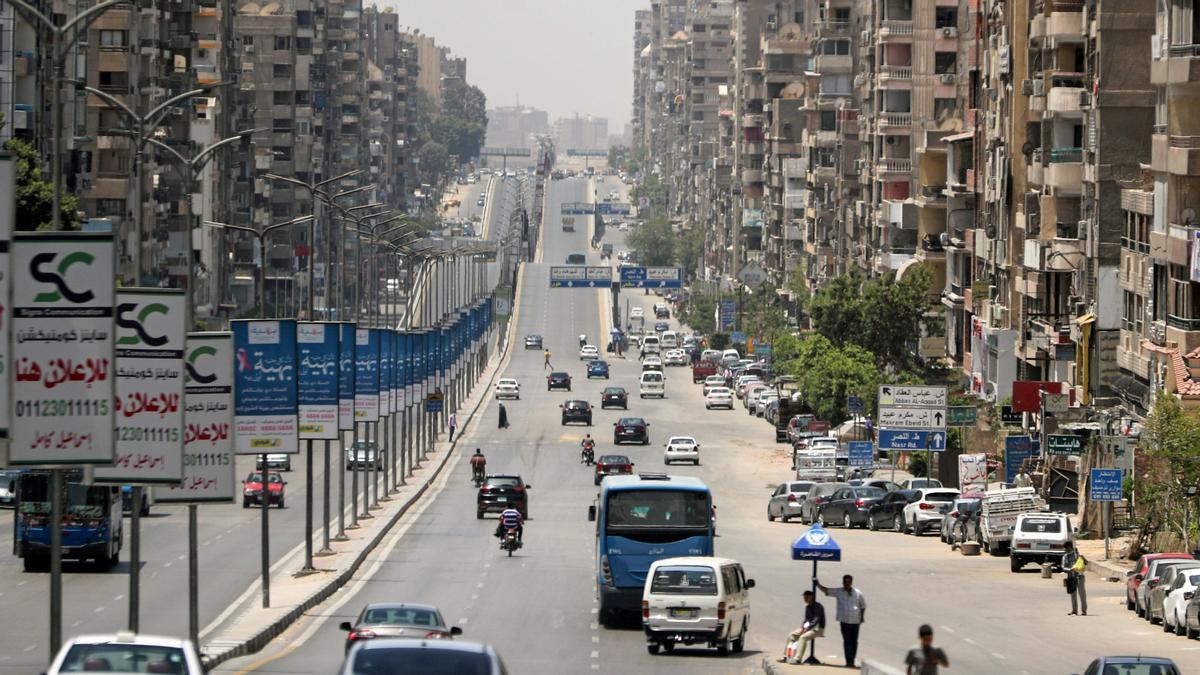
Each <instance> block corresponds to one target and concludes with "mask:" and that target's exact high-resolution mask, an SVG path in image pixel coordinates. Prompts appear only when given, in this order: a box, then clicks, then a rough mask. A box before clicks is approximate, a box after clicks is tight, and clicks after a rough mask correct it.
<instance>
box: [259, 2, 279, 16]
mask: <svg viewBox="0 0 1200 675" xmlns="http://www.w3.org/2000/svg"><path fill="white" fill-rule="evenodd" d="M281 8H282V5H280V4H279V3H278V2H268V3H267V4H265V5H263V8H262V9H261V10H259V12H258V15H259V16H271V15H273V14H278V13H279V10H280V9H281Z"/></svg>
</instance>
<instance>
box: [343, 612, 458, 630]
mask: <svg viewBox="0 0 1200 675" xmlns="http://www.w3.org/2000/svg"><path fill="white" fill-rule="evenodd" d="M359 625H362V626H429V627H438V626H443V625H445V624H443V623H442V619H441V617H439V616H438V615H437V612H435V611H433V610H430V609H421V608H419V607H416V608H414V607H372V608H371V609H368V610H367V612H366V614H364V615H363V618H362V621H361V622H359Z"/></svg>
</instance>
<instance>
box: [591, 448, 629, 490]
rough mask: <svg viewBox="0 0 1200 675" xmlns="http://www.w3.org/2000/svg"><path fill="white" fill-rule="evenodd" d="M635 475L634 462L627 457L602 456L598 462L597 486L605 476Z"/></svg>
mask: <svg viewBox="0 0 1200 675" xmlns="http://www.w3.org/2000/svg"><path fill="white" fill-rule="evenodd" d="M632 473H633V461H632V460H630V459H629V457H628V456H627V455H600V458H599V459H597V460H596V475H595V481H594V482H595V484H596V485H599V484H600V481H601V480H603V479H604V477H605V476H621V475H630V474H632Z"/></svg>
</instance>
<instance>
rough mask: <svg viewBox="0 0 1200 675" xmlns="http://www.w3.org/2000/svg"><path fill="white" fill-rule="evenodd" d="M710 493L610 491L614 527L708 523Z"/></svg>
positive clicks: (697, 524)
mask: <svg viewBox="0 0 1200 675" xmlns="http://www.w3.org/2000/svg"><path fill="white" fill-rule="evenodd" d="M709 518H710V514H709V501H708V493H705V492H692V491H676V490H621V491H617V492H610V493H609V495H608V526H609V527H610V528H618V529H619V528H623V527H626V528H643V527H708V524H709Z"/></svg>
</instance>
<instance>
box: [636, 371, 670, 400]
mask: <svg viewBox="0 0 1200 675" xmlns="http://www.w3.org/2000/svg"><path fill="white" fill-rule="evenodd" d="M638 394H639V396H640V398H646V397H647V396H657V397H658V398H666V397H667V377H666V375H663V374H662V373H661V372H659V371H657V370H643V371H642V377H641V379H639V380H638Z"/></svg>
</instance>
